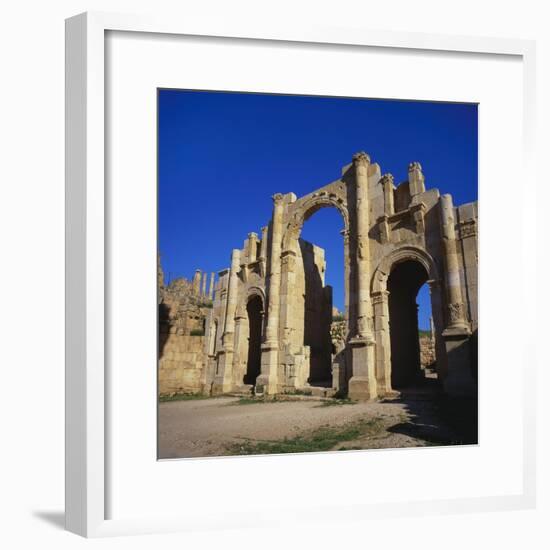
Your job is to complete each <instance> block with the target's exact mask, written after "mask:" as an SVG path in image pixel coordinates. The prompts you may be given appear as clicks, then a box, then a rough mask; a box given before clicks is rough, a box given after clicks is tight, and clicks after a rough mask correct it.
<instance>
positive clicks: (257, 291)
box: [245, 286, 266, 311]
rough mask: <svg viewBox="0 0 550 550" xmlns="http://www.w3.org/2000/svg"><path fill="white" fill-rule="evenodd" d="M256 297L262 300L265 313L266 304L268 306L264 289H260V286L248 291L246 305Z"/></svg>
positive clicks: (250, 288) (252, 287)
mask: <svg viewBox="0 0 550 550" xmlns="http://www.w3.org/2000/svg"><path fill="white" fill-rule="evenodd" d="M255 296H258V297H259V298H260V299H261V301H262V308H263V310H264V311H265V304H266V296H265V290H264V289H263V288H260V287H259V286H251V287H249V288H248V291H247V293H246V301H245V303H246V304H247V303H248V302H249V301H250V300H251V299H252V298H254V297H255Z"/></svg>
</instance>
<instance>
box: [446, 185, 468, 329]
mask: <svg viewBox="0 0 550 550" xmlns="http://www.w3.org/2000/svg"><path fill="white" fill-rule="evenodd" d="M439 204H440V207H441V231H442V237H443V248H444V253H445V267H446V281H445V282H446V286H447V317H448V323H447V328H462V329H467V328H468V324H467V322H466V319H465V317H464V303H463V301H462V291H461V288H460V286H461V283H460V267H459V262H458V247H457V242H456V234H455V217H454V208H453V199H452V197H451V195H442V196H441V198H440V201H439Z"/></svg>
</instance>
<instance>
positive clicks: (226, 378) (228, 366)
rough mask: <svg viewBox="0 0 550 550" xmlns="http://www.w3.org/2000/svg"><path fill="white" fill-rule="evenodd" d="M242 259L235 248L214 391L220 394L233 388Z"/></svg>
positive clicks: (232, 256) (232, 255)
mask: <svg viewBox="0 0 550 550" xmlns="http://www.w3.org/2000/svg"><path fill="white" fill-rule="evenodd" d="M240 260H241V251H240V250H239V249H234V250H233V252H232V254H231V268H230V269H229V284H228V285H227V298H226V309H225V320H224V328H223V336H222V349H221V350H220V352H219V354H218V371H217V374H216V378H215V379H214V384H213V387H212V393H214V394H219V393H225V392H228V391H231V389H232V387H231V386H232V366H233V354H234V351H235V349H234V342H235V340H234V339H235V311H236V309H237V293H238V283H239V278H238V275H237V273H238V271H239V265H240Z"/></svg>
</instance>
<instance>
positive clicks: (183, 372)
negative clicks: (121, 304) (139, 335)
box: [158, 258, 215, 395]
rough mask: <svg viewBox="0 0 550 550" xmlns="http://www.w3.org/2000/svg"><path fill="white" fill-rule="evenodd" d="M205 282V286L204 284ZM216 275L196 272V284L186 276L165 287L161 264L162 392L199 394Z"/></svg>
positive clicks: (168, 393)
mask: <svg viewBox="0 0 550 550" xmlns="http://www.w3.org/2000/svg"><path fill="white" fill-rule="evenodd" d="M201 281H202V284H201ZM214 281H215V274H214V273H212V274H211V275H210V286H209V290H208V293H207V292H206V283H207V274H206V273H202V272H201V271H200V270H199V269H197V270H196V272H195V276H194V278H193V281H189V280H187V279H186V278H184V277H180V278H177V279H174V280H173V281H171V282H170V283H169V284H165V281H164V273H163V270H162V267H161V264H160V258H159V263H158V323H159V393H160V394H161V395H170V394H174V393H200V392H202V391H204V381H203V379H202V378H201V374H202V372H203V371H204V368H205V365H206V355H205V353H204V342H205V339H204V333H205V328H206V318H207V316H208V313H209V312H210V311H211V309H212V298H213V295H214Z"/></svg>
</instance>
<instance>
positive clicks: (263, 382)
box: [256, 193, 284, 394]
mask: <svg viewBox="0 0 550 550" xmlns="http://www.w3.org/2000/svg"><path fill="white" fill-rule="evenodd" d="M283 211H284V205H283V195H282V194H281V193H277V194H276V195H274V196H273V219H272V224H271V258H270V262H269V283H268V284H269V291H268V307H267V325H266V330H265V342H264V343H263V344H262V369H261V374H260V376H258V378H257V380H256V391H257V392H258V393H267V394H274V393H276V392H277V366H278V362H279V308H280V287H281V240H282V236H283Z"/></svg>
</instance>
